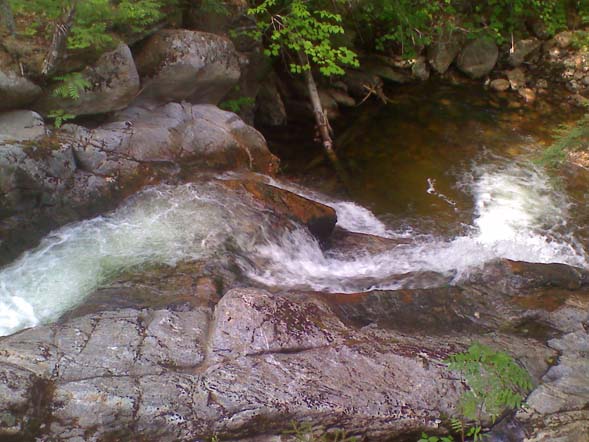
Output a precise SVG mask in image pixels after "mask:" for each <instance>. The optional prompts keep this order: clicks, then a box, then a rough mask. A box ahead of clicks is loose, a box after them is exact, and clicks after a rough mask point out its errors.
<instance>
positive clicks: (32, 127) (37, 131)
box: [0, 110, 46, 141]
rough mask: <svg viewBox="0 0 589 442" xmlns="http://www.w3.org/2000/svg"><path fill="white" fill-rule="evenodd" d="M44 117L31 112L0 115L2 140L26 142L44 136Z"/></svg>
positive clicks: (24, 111) (18, 111) (0, 135)
mask: <svg viewBox="0 0 589 442" xmlns="http://www.w3.org/2000/svg"><path fill="white" fill-rule="evenodd" d="M45 133H46V130H45V123H44V121H43V117H41V115H39V114H38V113H36V112H33V111H29V110H17V111H11V112H4V113H0V140H2V139H3V140H5V141H7V140H12V141H26V140H34V139H37V138H40V137H42V136H44V135H45Z"/></svg>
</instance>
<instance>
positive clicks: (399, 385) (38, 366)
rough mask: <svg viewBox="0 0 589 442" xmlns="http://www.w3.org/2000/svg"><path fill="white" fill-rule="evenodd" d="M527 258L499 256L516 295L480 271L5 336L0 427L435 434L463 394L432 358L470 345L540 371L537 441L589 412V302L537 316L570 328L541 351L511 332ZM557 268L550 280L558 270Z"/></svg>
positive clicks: (534, 414)
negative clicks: (421, 284)
mask: <svg viewBox="0 0 589 442" xmlns="http://www.w3.org/2000/svg"><path fill="white" fill-rule="evenodd" d="M548 266H551V265H548ZM533 267H534V266H527V265H525V266H523V267H522V266H521V265H513V264H512V263H510V262H504V263H503V264H502V265H499V264H496V265H495V267H494V268H495V269H496V268H502V269H503V272H504V273H505V272H512V273H517V274H518V277H521V274H522V272H523V274H524V275H526V278H525V279H524V280H521V281H520V282H519V283H518V284H516V286H517V293H515V294H510V293H506V292H504V291H503V290H502V289H501V287H503V286H502V284H501V282H500V281H496V280H494V282H493V283H491V282H485V280H484V278H483V279H478V280H477V281H476V282H475V283H473V284H471V283H470V282H468V281H467V282H465V283H464V285H463V286H461V287H445V288H438V289H429V290H399V291H387V292H372V293H367V294H357V295H353V294H351V295H333V294H331V295H325V294H302V293H289V294H285V295H278V294H271V293H268V292H266V291H264V290H258V289H234V290H231V291H229V292H228V293H226V294H225V296H224V297H223V298H222V299H221V301H220V302H219V303H218V304H217V306H216V308H215V311H214V314H213V316H212V317H211V307H210V306H208V305H204V304H199V305H196V304H193V305H192V306H190V307H189V308H188V309H187V310H178V311H171V310H170V309H164V310H162V309H150V308H143V309H128V308H127V309H122V310H118V311H111V312H102V313H95V314H90V315H86V316H82V317H77V318H74V319H70V320H67V321H65V322H63V323H60V324H55V325H52V326H42V327H37V328H34V329H30V330H26V331H23V332H21V333H18V334H16V335H13V336H11V337H6V338H2V339H0V354H2V356H3V358H2V361H1V362H0V370H3V373H4V375H3V377H2V378H1V379H3V380H6V379H12V380H13V381H10V382H9V381H4V382H3V383H0V389H1V388H7V390H6V393H5V394H3V395H0V404H2V405H3V408H2V409H3V410H7V411H6V412H5V413H4V415H2V416H0V435H2V436H6V435H9V434H12V435H15V434H16V435H17V437H18V436H19V435H22V434H23V432H25V431H29V432H30V431H31V427H32V421H33V418H36V419H38V418H39V416H41V417H43V416H45V417H43V419H42V422H43V423H44V424H45V426H43V427H42V428H41V427H39V428H37V430H35V431H36V433H35V434H37V435H38V436H42V437H43V438H47V439H51V440H55V441H57V442H61V441H66V440H71V438H74V437H78V438H83V439H84V440H96V441H98V440H104V439H105V438H106V437H107V436H109V435H112V434H117V435H118V436H117V437H122V438H125V439H127V440H134V439H141V440H145V441H154V442H155V441H174V440H178V439H180V440H193V439H208V438H210V436H211V435H212V434H215V433H219V434H224V437H225V438H227V439H228V440H236V441H244V440H266V439H268V440H271V439H272V438H273V437H275V436H277V435H280V434H281V433H283V432H284V430H285V429H287V428H288V427H289V425H290V424H289V422H290V421H291V420H293V419H294V420H296V421H305V422H309V423H310V424H311V425H312V426H314V427H318V426H322V427H324V428H333V427H335V426H337V427H339V428H341V427H344V428H345V429H346V430H347V431H348V432H349V433H350V432H351V433H353V434H358V435H360V436H363V437H366V438H368V439H369V440H375V441H381V440H383V441H384V440H390V438H391V437H401V436H404V437H410V435H413V434H418V433H419V432H420V431H427V432H429V433H430V434H437V433H440V432H443V431H444V430H443V429H441V428H439V421H438V419H439V418H441V417H442V416H447V415H451V414H453V413H454V407H455V404H456V403H457V401H458V398H459V397H460V395H461V394H462V392H463V391H464V388H465V387H464V385H463V384H462V382H461V381H460V379H459V378H458V377H456V376H455V375H454V374H452V373H450V372H448V371H447V369H446V368H445V367H444V365H443V364H442V363H441V361H442V360H443V359H444V358H446V357H447V356H448V355H449V354H451V353H454V352H457V351H461V350H462V349H464V348H465V347H467V346H468V345H469V344H470V343H471V342H472V341H473V340H478V341H480V342H482V343H484V344H487V345H490V346H493V347H495V348H498V349H502V350H504V351H507V352H509V353H511V354H512V355H514V356H516V357H517V358H518V359H519V360H520V361H521V362H522V363H523V364H524V366H525V367H526V368H527V369H528V370H529V371H530V372H531V374H532V376H533V377H534V379H536V381H539V380H540V378H542V382H543V384H541V385H540V387H538V388H537V389H536V390H535V391H534V392H533V393H532V395H531V396H530V399H529V400H530V401H531V402H530V403H531V407H530V408H529V409H527V410H525V413H528V414H526V415H525V416H524V415H520V414H519V413H518V416H517V419H518V421H517V422H519V425H520V426H522V425H523V426H525V428H526V429H527V430H531V432H528V433H527V434H528V435H532V436H534V437H536V438H537V439H533V440H542V439H541V437H542V435H546V434H549V435H558V434H560V435H563V434H573V433H570V432H572V431H576V430H579V429H583V428H585V422H586V410H584V409H583V408H582V406H584V405H583V404H586V399H584V398H585V396H586V395H587V394H589V391H587V388H586V386H587V385H588V383H587V379H586V376H587V373H589V370H588V369H587V367H585V366H584V365H583V364H585V362H584V361H585V359H583V355H584V354H585V353H586V352H587V351H589V344H587V343H588V342H589V339H588V337H587V331H586V330H585V329H584V328H583V327H582V325H580V324H582V323H583V322H584V321H587V320H588V319H589V308H587V307H589V296H587V294H586V293H585V294H583V293H576V292H567V293H568V294H566V295H565V297H566V300H565V301H563V302H562V303H560V304H558V305H557V306H555V307H554V308H551V309H550V311H548V310H545V311H544V314H545V316H544V319H547V318H552V319H549V320H551V321H557V318H558V317H561V318H568V321H569V322H570V327H571V328H570V331H569V332H567V333H565V334H563V335H561V336H558V337H556V338H553V339H551V340H550V341H549V343H548V345H549V347H547V346H545V345H544V344H543V343H542V341H541V340H539V339H538V338H537V337H533V336H523V335H522V333H523V332H521V331H518V332H517V333H516V332H515V329H514V328H513V327H512V325H514V324H519V323H520V322H521V321H522V320H523V319H526V318H527V319H534V318H535V317H536V316H535V315H536V314H537V313H538V312H539V311H540V310H539V309H538V308H537V307H534V308H532V309H531V310H532V314H531V315H530V306H528V307H527V308H523V307H522V306H518V305H517V304H515V303H513V300H514V299H517V298H519V297H521V296H522V295H521V293H522V291H525V290H528V289H530V288H531V289H534V287H536V286H537V285H538V283H537V282H534V278H537V277H538V275H537V274H536V273H535V272H536V269H534V268H533ZM551 269H552V270H553V271H554V273H555V274H554V275H552V276H550V279H554V278H555V277H556V273H561V274H562V273H564V272H565V271H566V268H565V267H558V268H557V267H552V268H551ZM545 271H546V269H542V273H543V274H545ZM172 273H174V272H172ZM172 273H170V275H172ZM483 273H484V272H483ZM487 273H489V272H487ZM570 273H571V275H575V274H577V270H576V269H572V270H571V272H570ZM577 276H578V277H579V278H581V279H582V277H583V276H582V275H577ZM565 279H568V278H565ZM481 282H483V283H484V284H485V285H484V286H481ZM524 282H526V284H524ZM190 286H191V284H187V285H183V287H190ZM507 289H508V290H510V289H509V287H507ZM526 293H527V292H526ZM530 293H531V294H532V295H533V296H531V297H530V299H531V300H537V299H538V296H536V295H534V293H533V292H530ZM536 294H537V293H536ZM579 297H584V298H582V299H584V300H585V301H583V302H581V301H580V299H581V298H579ZM569 299H570V302H569ZM573 312H576V313H574V314H573ZM575 315H576V316H575ZM573 318H574V320H573ZM579 321H581V322H579ZM510 327H511V328H510ZM499 329H500V330H502V331H501V332H499V331H497V330H499ZM510 329H511V330H514V332H513V334H508V333H509V332H508V331H509V330H510ZM432 331H433V334H432ZM557 352H560V353H561V354H562V355H563V356H561V359H559V362H558V365H555V366H553V367H551V368H550V369H549V370H548V371H546V370H547V368H548V364H549V361H551V360H552V361H554V360H556V359H555V356H556V355H557ZM42 382H47V383H50V384H51V385H53V387H52V388H51V389H45V390H43V391H45V392H46V393H45V396H44V397H43V401H42V404H43V405H42V406H41V407H39V406H38V407H37V411H35V412H33V411H32V408H31V404H32V403H33V397H32V393H31V392H32V391H33V389H32V388H31V386H32V385H33V384H35V383H36V384H39V383H42ZM5 386H7V387H5ZM36 399H38V397H36ZM5 404H6V406H4V405H5ZM580 407H581V408H580ZM43 410H45V414H43V412H42V411H43ZM47 410H51V412H52V416H51V418H49V416H48V414H47ZM545 413H554V414H545ZM37 422H38V420H37ZM557 422H560V423H561V424H563V425H562V426H561V427H560V428H559V430H558V431H560V432H559V433H556V432H555V431H556V423H557ZM569 431H570V432H569ZM495 440H501V439H495ZM563 440H571V441H572V440H575V439H563Z"/></svg>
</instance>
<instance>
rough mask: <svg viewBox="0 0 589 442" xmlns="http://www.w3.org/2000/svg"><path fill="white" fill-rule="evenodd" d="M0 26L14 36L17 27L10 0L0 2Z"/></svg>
mask: <svg viewBox="0 0 589 442" xmlns="http://www.w3.org/2000/svg"><path fill="white" fill-rule="evenodd" d="M0 24H1V25H2V26H4V27H5V28H6V30H7V31H8V33H9V34H10V35H14V32H15V31H16V25H15V23H14V15H13V14H12V9H11V8H10V4H9V3H8V0H0Z"/></svg>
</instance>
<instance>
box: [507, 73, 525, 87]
mask: <svg viewBox="0 0 589 442" xmlns="http://www.w3.org/2000/svg"><path fill="white" fill-rule="evenodd" d="M507 79H508V80H509V85H510V86H511V89H513V90H514V91H517V90H518V89H522V88H524V87H525V86H526V74H525V72H524V71H523V69H522V68H515V69H512V70H510V71H507Z"/></svg>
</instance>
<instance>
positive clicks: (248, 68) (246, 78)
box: [219, 44, 272, 125]
mask: <svg viewBox="0 0 589 442" xmlns="http://www.w3.org/2000/svg"><path fill="white" fill-rule="evenodd" d="M238 54H239V70H240V71H241V76H240V77H239V82H238V83H237V84H236V85H235V86H234V87H233V89H231V91H230V92H229V94H227V95H225V97H223V100H222V101H221V103H220V104H219V107H221V108H224V107H225V106H226V105H227V104H228V103H231V102H232V101H233V103H234V104H235V105H236V107H237V108H236V110H232V109H229V110H231V111H233V112H235V113H236V114H237V115H239V117H240V118H241V119H242V120H243V121H244V122H245V123H247V124H249V125H253V124H254V119H255V113H256V99H257V96H258V93H259V92H260V88H261V87H262V86H263V85H264V84H266V82H267V80H268V76H269V75H270V74H271V69H272V63H271V60H270V58H268V57H267V56H265V55H264V51H263V48H262V46H261V44H260V45H258V46H254V47H253V48H252V49H251V50H250V51H248V52H240V53H238Z"/></svg>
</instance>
